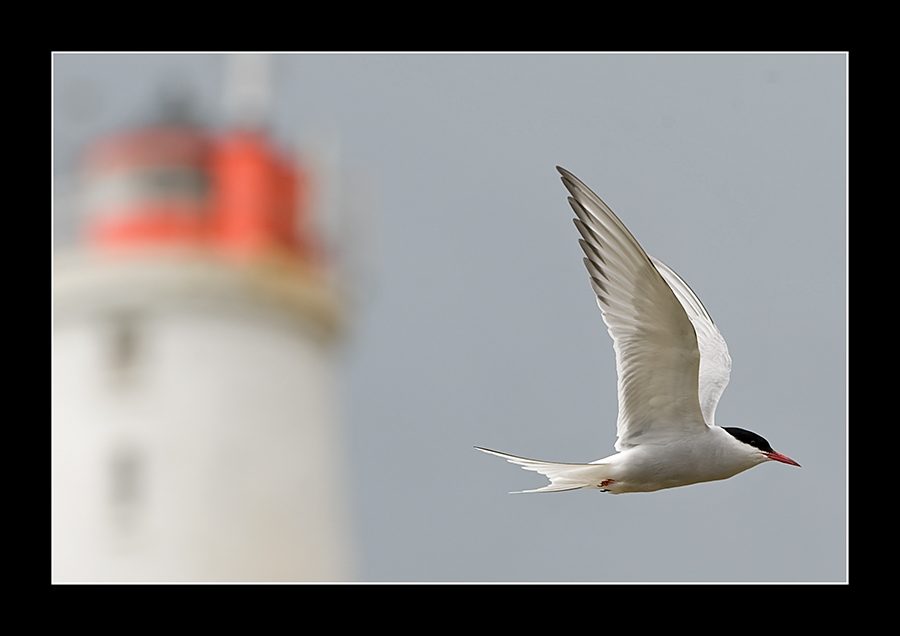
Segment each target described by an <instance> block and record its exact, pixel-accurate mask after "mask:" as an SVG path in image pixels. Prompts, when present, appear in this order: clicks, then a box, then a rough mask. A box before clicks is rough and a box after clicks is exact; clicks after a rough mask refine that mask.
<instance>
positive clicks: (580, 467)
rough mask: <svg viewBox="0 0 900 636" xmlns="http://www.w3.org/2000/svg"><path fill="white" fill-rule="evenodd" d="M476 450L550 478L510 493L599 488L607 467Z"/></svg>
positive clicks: (481, 449) (479, 448)
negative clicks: (541, 484) (531, 488)
mask: <svg viewBox="0 0 900 636" xmlns="http://www.w3.org/2000/svg"><path fill="white" fill-rule="evenodd" d="M475 448H477V449H478V450H480V451H482V452H485V453H490V454H491V455H496V456H497V457H502V458H503V459H505V460H506V461H508V462H509V463H511V464H519V465H520V466H521V467H522V468H524V469H525V470H533V471H535V472H538V473H540V474H542V475H544V476H546V477H547V478H548V479H549V480H550V484H549V485H547V486H544V487H543V488H535V489H534V490H516V491H513V492H512V493H510V494H518V493H525V492H561V491H563V490H578V489H579V488H601V489H602V487H603V486H602V482H603V480H604V479H605V478H606V472H607V467H606V465H605V464H559V463H554V462H542V461H538V460H536V459H525V458H524V457H516V456H515V455H507V454H506V453H498V452H497V451H492V450H488V449H487V448H481V447H480V446H476V447H475Z"/></svg>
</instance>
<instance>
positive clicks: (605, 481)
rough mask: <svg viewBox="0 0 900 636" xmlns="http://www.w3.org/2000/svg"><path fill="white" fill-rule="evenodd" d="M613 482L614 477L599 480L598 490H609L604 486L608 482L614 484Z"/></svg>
mask: <svg viewBox="0 0 900 636" xmlns="http://www.w3.org/2000/svg"><path fill="white" fill-rule="evenodd" d="M614 483H616V480H615V479H604V480H603V481H601V482H600V490H601V491H602V492H609V491H608V490H607V489H606V487H607V486H609V485H610V484H614Z"/></svg>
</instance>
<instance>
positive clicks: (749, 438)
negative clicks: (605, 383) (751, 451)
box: [722, 426, 775, 453]
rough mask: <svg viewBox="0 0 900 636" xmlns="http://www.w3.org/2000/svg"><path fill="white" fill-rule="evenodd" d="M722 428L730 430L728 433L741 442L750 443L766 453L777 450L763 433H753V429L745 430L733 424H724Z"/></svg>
mask: <svg viewBox="0 0 900 636" xmlns="http://www.w3.org/2000/svg"><path fill="white" fill-rule="evenodd" d="M722 428H723V429H724V430H726V431H728V433H729V434H730V435H731V436H732V437H733V438H735V439H736V440H738V441H739V442H744V443H745V444H749V445H750V446H752V447H753V448H758V449H759V450H761V451H763V452H764V453H774V452H775V449H773V448H772V447H771V446H770V445H769V442H768V440H766V438H765V437H763V436H762V435H757V434H756V433H753V432H751V431H745V430H744V429H742V428H735V427H733V426H731V427H728V426H723V427H722Z"/></svg>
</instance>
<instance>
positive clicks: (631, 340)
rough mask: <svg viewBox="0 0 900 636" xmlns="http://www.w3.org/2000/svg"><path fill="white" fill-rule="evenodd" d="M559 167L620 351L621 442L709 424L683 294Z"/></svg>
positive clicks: (586, 190)
mask: <svg viewBox="0 0 900 636" xmlns="http://www.w3.org/2000/svg"><path fill="white" fill-rule="evenodd" d="M557 170H559V172H560V174H562V181H563V184H564V185H565V186H566V188H567V189H568V191H569V193H570V194H571V195H572V196H571V197H569V204H570V205H571V206H572V209H573V210H574V212H575V216H576V217H577V218H576V219H575V226H576V227H577V228H578V232H579V233H580V234H581V236H582V239H583V240H581V241H579V243H580V244H581V246H582V249H583V251H584V254H585V257H586V258H585V266H586V268H587V270H588V274H589V275H590V279H591V287H592V288H593V290H594V292H595V293H596V295H597V304H598V305H599V306H600V310H601V312H602V316H603V321H604V322H605V323H606V326H607V328H608V329H609V334H610V336H612V339H613V348H614V349H615V352H616V370H617V372H618V394H619V417H618V421H617V424H616V429H617V433H618V441H617V442H616V449H617V450H623V449H625V448H628V447H630V446H634V445H637V444H642V443H652V442H654V441H656V440H662V439H664V438H668V437H672V436H678V435H681V434H683V433H685V432H688V431H691V430H696V429H697V428H698V427H705V426H706V424H705V422H704V415H703V413H702V412H701V408H700V399H699V397H698V396H699V388H698V386H699V375H700V364H701V363H700V353H701V351H700V348H699V347H698V337H697V335H696V333H695V327H694V324H692V323H693V321H692V320H691V318H690V317H689V314H688V313H687V312H688V309H687V308H686V307H685V306H684V305H683V303H684V301H683V300H682V299H681V298H680V297H678V296H677V293H676V291H673V289H672V288H671V287H670V283H669V282H668V281H667V279H665V278H664V275H663V274H661V273H660V271H659V269H658V268H657V265H656V264H655V263H654V262H653V261H651V259H650V257H649V256H648V255H647V254H646V253H645V252H644V250H643V248H641V246H640V244H638V242H637V241H636V240H635V238H634V237H633V236H632V235H631V232H629V231H628V229H627V228H626V227H625V225H623V224H622V222H621V221H620V220H619V219H618V218H617V217H616V215H615V214H614V213H613V211H612V210H610V209H609V207H608V206H607V205H606V204H605V203H603V201H601V200H600V198H599V197H598V196H597V195H596V194H594V193H593V192H592V191H591V190H590V189H589V188H588V187H587V186H585V185H584V184H583V183H582V182H581V181H579V180H578V179H577V178H576V177H575V176H573V175H572V174H571V173H569V172H568V171H566V170H564V169H562V168H557ZM663 267H665V266H663ZM666 270H667V273H668V272H671V270H668V268H666ZM673 274H674V272H673ZM676 278H677V276H676ZM678 281H681V279H678ZM681 284H682V285H683V286H684V287H685V288H687V285H684V283H683V281H681ZM688 289H689V288H688ZM682 294H683V291H682ZM687 298H689V299H691V300H695V299H696V296H694V295H693V292H691V293H690V296H687ZM696 302H697V303H698V304H699V300H697V301H696ZM699 306H700V308H702V305H699ZM703 313H704V314H705V310H703ZM706 317H707V318H708V315H706ZM709 323H710V324H712V321H709ZM716 333H718V332H716ZM726 383H727V379H726ZM722 388H724V386H723V387H722ZM713 392H714V391H713ZM719 394H721V391H719ZM715 399H716V400H717V399H718V395H716V397H715ZM714 408H715V404H713V409H714Z"/></svg>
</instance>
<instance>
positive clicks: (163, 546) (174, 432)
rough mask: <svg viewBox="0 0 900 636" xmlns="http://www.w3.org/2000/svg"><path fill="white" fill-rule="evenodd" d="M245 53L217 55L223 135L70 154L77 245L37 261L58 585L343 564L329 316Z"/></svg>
mask: <svg viewBox="0 0 900 636" xmlns="http://www.w3.org/2000/svg"><path fill="white" fill-rule="evenodd" d="M262 61H263V58H247V57H240V58H238V59H237V60H235V61H234V66H233V67H232V68H233V69H237V70H235V71H234V73H233V76H232V77H231V78H230V79H229V80H228V82H227V85H228V86H229V90H230V92H231V93H230V94H231V98H230V100H231V102H230V103H231V108H232V109H233V115H232V117H231V120H232V122H233V123H234V124H235V126H234V127H233V128H231V129H228V130H226V131H224V132H222V131H218V132H217V131H211V130H208V129H206V128H203V127H200V126H197V125H194V124H190V123H186V122H179V121H171V120H170V121H166V122H163V123H162V124H157V125H149V126H145V127H141V128H135V129H130V130H125V131H121V132H118V133H116V134H112V135H110V136H108V137H105V138H101V139H99V140H97V141H96V142H95V143H93V144H92V145H91V146H90V147H89V148H87V150H86V152H85V155H84V159H83V165H82V179H83V184H84V187H83V200H84V208H85V216H86V221H85V240H84V244H83V245H82V247H81V249H80V250H78V251H77V252H74V253H71V254H65V255H57V257H56V263H55V268H54V288H53V300H54V351H53V378H52V380H53V428H52V473H53V474H52V479H53V481H52V578H53V580H54V581H340V580H349V579H352V578H353V564H352V557H351V553H352V550H351V540H350V536H349V532H348V519H347V504H346V498H345V486H346V484H345V483H343V481H342V477H343V475H344V472H343V471H342V469H341V460H342V452H341V443H340V430H339V427H338V417H337V404H336V395H335V387H334V386H333V380H334V379H333V359H332V358H333V356H332V350H333V347H334V345H335V343H336V341H337V340H338V338H339V334H340V332H341V324H342V317H343V314H342V311H341V304H340V302H339V298H338V296H337V294H336V292H335V289H334V287H333V284H332V280H333V277H332V276H331V275H330V271H329V268H330V264H329V263H328V259H327V257H326V254H325V250H324V249H323V247H322V245H321V241H320V237H319V236H317V234H316V232H315V230H314V225H313V222H312V221H313V219H311V212H310V203H309V202H310V200H311V193H312V190H313V189H314V188H315V187H316V186H317V184H316V183H314V182H312V180H311V179H310V178H309V177H307V174H309V173H308V171H307V170H306V169H305V168H304V166H303V165H300V164H299V163H298V162H297V161H296V160H295V159H294V158H293V157H291V156H289V155H288V154H285V153H283V152H282V151H280V150H279V149H278V148H277V147H276V145H275V144H274V143H273V142H272V141H271V140H270V139H269V138H268V136H267V135H266V134H265V133H264V132H263V129H262V127H261V126H260V125H259V124H260V123H261V119H262V113H264V110H265V108H264V107H265V101H266V89H267V83H266V82H265V81H264V79H263V80H262V81H261V80H260V77H263V78H264V71H265V66H264V65H260V64H259V62H262ZM242 69H243V70H242Z"/></svg>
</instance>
